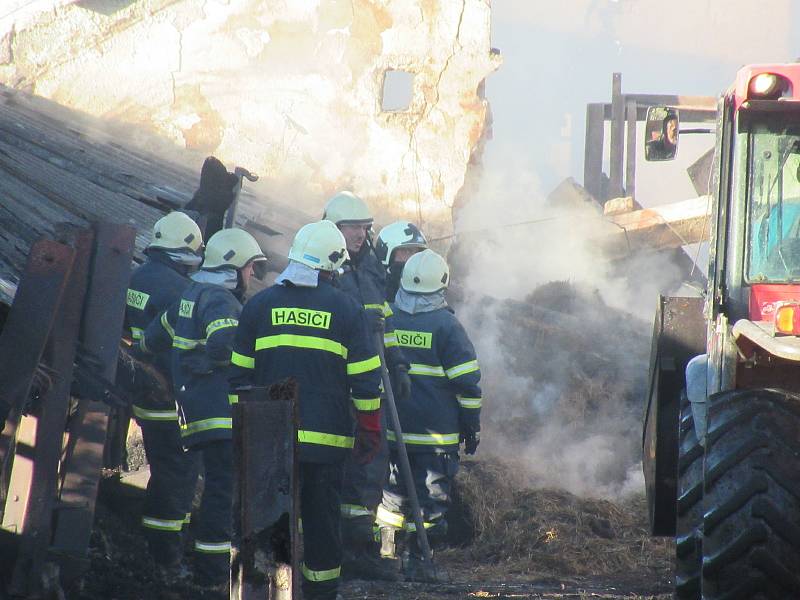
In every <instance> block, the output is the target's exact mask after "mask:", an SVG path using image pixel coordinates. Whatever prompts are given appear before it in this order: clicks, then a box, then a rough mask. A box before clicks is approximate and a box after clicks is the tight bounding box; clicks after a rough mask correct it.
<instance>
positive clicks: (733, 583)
mask: <svg viewBox="0 0 800 600" xmlns="http://www.w3.org/2000/svg"><path fill="white" fill-rule="evenodd" d="M710 402H711V405H710V407H709V413H708V434H707V437H706V453H705V470H704V506H705V515H704V518H703V567H702V590H703V598H704V600H722V599H725V600H735V599H741V600H757V599H769V600H772V599H774V600H786V599H789V598H800V396H798V395H797V394H789V393H786V392H782V391H778V390H740V391H730V392H722V393H720V394H715V395H714V396H712V397H711V398H710Z"/></svg>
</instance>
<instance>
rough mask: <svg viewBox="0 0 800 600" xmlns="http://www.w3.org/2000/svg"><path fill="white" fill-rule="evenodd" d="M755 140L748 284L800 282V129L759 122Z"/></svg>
mask: <svg viewBox="0 0 800 600" xmlns="http://www.w3.org/2000/svg"><path fill="white" fill-rule="evenodd" d="M784 123H785V122H784ZM749 137H750V144H749V147H750V169H749V178H748V203H749V206H748V240H749V244H748V270H747V273H748V280H749V281H751V282H764V281H772V282H790V281H792V282H797V281H800V130H798V129H797V128H794V127H793V128H791V129H787V128H786V127H785V124H784V125H783V126H782V127H779V126H776V125H770V124H754V126H753V128H752V130H751V133H750V136H749Z"/></svg>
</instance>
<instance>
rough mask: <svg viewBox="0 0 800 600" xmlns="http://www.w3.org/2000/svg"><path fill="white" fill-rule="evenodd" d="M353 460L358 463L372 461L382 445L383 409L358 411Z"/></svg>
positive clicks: (364, 463) (362, 463)
mask: <svg viewBox="0 0 800 600" xmlns="http://www.w3.org/2000/svg"><path fill="white" fill-rule="evenodd" d="M356 420H357V422H358V427H357V428H356V441H355V444H354V445H353V460H354V461H355V462H356V464H359V465H366V464H368V463H371V462H372V461H373V459H374V458H375V456H376V455H377V454H378V450H380V447H381V411H380V410H373V411H369V412H360V411H359V412H358V413H357V415H356Z"/></svg>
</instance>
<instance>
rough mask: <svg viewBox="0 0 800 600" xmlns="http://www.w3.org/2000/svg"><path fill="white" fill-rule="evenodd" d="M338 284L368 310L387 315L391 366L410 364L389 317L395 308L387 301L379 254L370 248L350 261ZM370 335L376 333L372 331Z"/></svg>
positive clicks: (386, 343)
mask: <svg viewBox="0 0 800 600" xmlns="http://www.w3.org/2000/svg"><path fill="white" fill-rule="evenodd" d="M336 284H337V285H338V287H339V289H341V290H342V291H343V292H344V293H346V294H347V295H348V296H350V297H351V298H353V299H354V300H355V301H356V302H358V303H359V304H361V305H362V306H363V307H364V309H365V310H367V311H374V312H377V313H379V314H380V315H381V316H382V317H383V318H384V319H386V321H385V325H384V334H383V345H384V347H385V348H386V363H387V365H388V366H389V368H392V367H394V366H396V365H399V364H405V365H407V364H408V361H407V360H406V358H405V357H404V355H403V352H402V351H401V350H400V348H399V347H398V345H397V338H396V337H395V335H394V326H393V325H392V322H391V320H390V319H389V317H391V316H392V309H391V308H390V306H389V303H388V302H386V271H385V269H384V268H383V265H382V264H381V263H380V261H379V260H378V258H377V257H376V256H375V254H374V253H373V252H372V251H369V252H366V253H364V254H363V255H362V256H361V257H359V260H358V262H357V263H354V262H352V261H347V262H346V263H345V264H344V266H343V267H342V272H341V273H340V274H339V276H338V277H337V278H336ZM368 322H369V321H368ZM370 336H374V334H373V333H372V332H370ZM370 339H371V338H370Z"/></svg>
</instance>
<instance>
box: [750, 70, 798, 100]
mask: <svg viewBox="0 0 800 600" xmlns="http://www.w3.org/2000/svg"><path fill="white" fill-rule="evenodd" d="M789 88H790V84H789V81H788V80H787V79H786V78H785V77H781V76H780V75H777V74H775V73H759V74H758V75H755V76H754V77H753V78H752V79H751V80H750V84H749V85H748V94H747V95H748V97H749V98H750V99H752V100H775V99H777V98H780V97H782V96H784V95H785V94H786V92H788V91H789Z"/></svg>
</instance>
